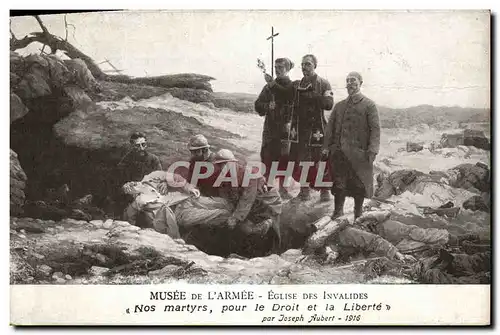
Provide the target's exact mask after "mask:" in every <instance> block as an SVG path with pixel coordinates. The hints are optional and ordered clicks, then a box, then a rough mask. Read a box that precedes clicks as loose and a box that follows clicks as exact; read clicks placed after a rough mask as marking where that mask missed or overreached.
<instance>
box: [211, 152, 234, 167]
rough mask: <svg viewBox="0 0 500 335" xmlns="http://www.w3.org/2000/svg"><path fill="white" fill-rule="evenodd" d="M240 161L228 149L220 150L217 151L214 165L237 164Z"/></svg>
mask: <svg viewBox="0 0 500 335" xmlns="http://www.w3.org/2000/svg"><path fill="white" fill-rule="evenodd" d="M237 161H238V160H237V159H236V157H234V154H233V153H232V151H231V150H228V149H220V150H219V151H217V153H216V154H215V157H214V164H217V163H226V162H237Z"/></svg>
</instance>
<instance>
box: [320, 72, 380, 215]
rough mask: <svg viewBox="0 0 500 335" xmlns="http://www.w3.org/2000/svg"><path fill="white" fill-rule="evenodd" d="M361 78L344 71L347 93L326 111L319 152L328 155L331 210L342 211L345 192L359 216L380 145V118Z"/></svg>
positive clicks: (369, 193) (370, 187)
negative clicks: (323, 138)
mask: <svg viewBox="0 0 500 335" xmlns="http://www.w3.org/2000/svg"><path fill="white" fill-rule="evenodd" d="M362 83H363V78H362V77H361V75H360V74H359V73H357V72H351V73H349V74H348V75H347V79H346V84H347V92H348V94H349V97H348V98H347V99H344V100H342V101H340V102H339V103H337V104H336V105H335V107H334V109H333V111H332V114H331V115H330V118H329V120H328V125H327V130H326V140H325V142H324V144H323V154H329V156H330V171H331V173H332V175H333V187H332V193H333V194H334V196H335V210H334V213H333V215H332V217H338V216H341V215H343V208H344V202H345V198H346V196H350V197H353V198H354V216H355V218H358V217H359V216H361V213H362V207H363V201H364V198H365V197H366V198H370V197H372V196H373V161H374V160H375V157H376V155H377V154H378V152H379V147H380V121H379V115H378V111H377V106H376V105H375V103H374V102H373V101H372V100H370V99H369V98H367V97H366V96H364V95H363V94H361V92H360V88H361V85H362Z"/></svg>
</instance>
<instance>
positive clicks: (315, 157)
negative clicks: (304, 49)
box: [290, 55, 333, 201]
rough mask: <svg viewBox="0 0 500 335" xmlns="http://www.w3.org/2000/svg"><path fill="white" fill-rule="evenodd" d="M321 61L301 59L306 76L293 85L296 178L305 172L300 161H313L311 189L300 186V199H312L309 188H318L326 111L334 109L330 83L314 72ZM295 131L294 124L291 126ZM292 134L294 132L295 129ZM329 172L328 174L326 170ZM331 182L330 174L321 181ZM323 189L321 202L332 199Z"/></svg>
mask: <svg viewBox="0 0 500 335" xmlns="http://www.w3.org/2000/svg"><path fill="white" fill-rule="evenodd" d="M317 64H318V60H317V59H316V57H315V56H314V55H305V56H304V57H302V63H301V67H302V73H303V74H304V77H303V78H302V79H301V80H300V81H296V82H294V107H295V108H294V113H296V114H297V116H298V125H297V127H298V142H297V143H293V144H292V146H291V152H290V159H291V160H295V166H296V170H295V173H294V179H295V180H297V181H299V180H300V177H301V175H302V173H303V168H302V167H300V166H299V164H300V162H305V161H310V162H314V166H312V167H311V168H310V169H309V173H308V175H307V179H306V181H307V182H308V184H309V187H307V186H305V187H301V190H300V193H299V197H298V198H299V199H301V200H308V199H310V197H311V196H310V189H311V187H312V188H319V187H315V181H316V176H317V173H318V163H319V162H320V161H321V158H322V157H321V156H322V155H321V151H322V150H321V148H322V146H323V142H324V140H325V126H326V118H325V110H331V109H332V107H333V92H332V88H331V86H330V83H329V82H328V81H327V80H326V79H324V78H321V77H320V76H318V75H317V74H316V72H315V69H316V66H317ZM292 128H293V125H292ZM292 131H293V129H292ZM325 172H327V171H325ZM322 179H323V180H322V181H324V182H326V181H328V173H325V175H324V177H323V178H322ZM319 189H320V190H321V200H323V201H329V200H330V199H331V195H330V191H329V189H328V188H319Z"/></svg>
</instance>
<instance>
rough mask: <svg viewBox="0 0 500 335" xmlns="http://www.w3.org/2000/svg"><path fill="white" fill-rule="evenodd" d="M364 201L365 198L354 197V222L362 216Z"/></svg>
mask: <svg viewBox="0 0 500 335" xmlns="http://www.w3.org/2000/svg"><path fill="white" fill-rule="evenodd" d="M364 201H365V197H354V220H355V221H356V219H357V218H359V217H360V216H361V214H363V202H364Z"/></svg>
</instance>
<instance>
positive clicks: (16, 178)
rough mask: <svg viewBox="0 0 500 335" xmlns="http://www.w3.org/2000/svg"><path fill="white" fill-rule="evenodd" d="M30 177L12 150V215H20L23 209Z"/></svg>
mask: <svg viewBox="0 0 500 335" xmlns="http://www.w3.org/2000/svg"><path fill="white" fill-rule="evenodd" d="M27 180H28V177H26V174H25V173H24V171H23V169H22V167H21V164H20V163H19V160H18V158H17V154H16V153H15V152H14V151H13V150H12V149H11V150H10V215H13V216H15V215H20V214H22V213H23V212H24V211H23V205H24V201H25V199H26V196H25V194H24V188H25V187H26V181H27Z"/></svg>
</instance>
